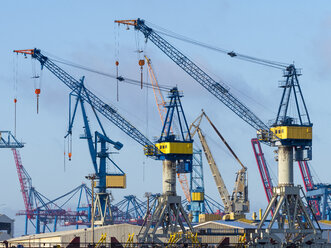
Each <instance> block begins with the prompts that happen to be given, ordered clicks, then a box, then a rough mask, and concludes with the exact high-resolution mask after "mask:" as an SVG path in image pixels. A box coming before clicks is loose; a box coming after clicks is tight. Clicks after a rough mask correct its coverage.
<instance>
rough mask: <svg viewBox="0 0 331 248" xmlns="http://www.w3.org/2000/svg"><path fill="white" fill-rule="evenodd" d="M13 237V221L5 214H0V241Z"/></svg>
mask: <svg viewBox="0 0 331 248" xmlns="http://www.w3.org/2000/svg"><path fill="white" fill-rule="evenodd" d="M12 237H14V220H12V219H11V218H9V217H8V216H7V215H5V214H0V241H2V240H8V239H10V238H12Z"/></svg>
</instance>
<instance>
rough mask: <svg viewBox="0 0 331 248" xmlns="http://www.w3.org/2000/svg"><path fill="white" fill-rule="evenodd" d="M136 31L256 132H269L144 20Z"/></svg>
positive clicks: (241, 104) (250, 112)
mask: <svg viewBox="0 0 331 248" xmlns="http://www.w3.org/2000/svg"><path fill="white" fill-rule="evenodd" d="M135 29H137V30H139V31H141V32H142V33H143V34H144V35H145V38H146V40H147V39H149V40H150V41H152V42H153V43H154V44H155V45H156V46H157V47H158V48H160V49H161V51H163V52H164V53H165V54H166V55H167V56H168V57H169V58H170V59H171V60H173V61H174V62H175V63H176V64H177V65H178V66H179V67H181V68H182V69H183V70H184V71H185V72H186V73H187V74H189V75H190V76H191V77H192V78H193V79H195V80H196V81H197V82H198V83H200V84H201V85H202V86H203V87H204V88H205V89H206V90H208V91H209V92H210V93H211V94H213V95H214V96H215V97H216V98H217V99H219V100H220V101H221V102H222V103H224V104H225V105H226V106H227V107H228V108H229V109H230V110H232V111H233V112H234V113H235V114H236V115H238V116H239V117H240V118H241V119H243V120H244V121H245V122H247V123H248V124H249V125H251V126H252V127H253V128H255V129H256V130H261V129H262V130H269V128H268V126H267V125H266V124H264V123H263V122H262V121H261V120H260V119H259V118H258V117H257V116H256V115H255V114H254V113H253V112H252V111H251V110H250V109H249V108H248V107H246V106H245V105H244V104H243V103H242V102H240V101H239V100H238V99H237V98H236V97H234V96H233V95H232V94H231V93H230V92H229V89H227V88H226V86H225V85H221V84H220V83H218V82H216V81H215V80H214V79H212V78H211V77H210V76H209V75H208V74H207V73H205V72H204V71H203V70H202V69H200V67H198V66H197V65H196V64H195V63H194V62H193V61H191V60H190V59H189V58H188V57H187V56H185V55H184V54H183V53H181V52H180V51H179V50H177V49H176V48H175V47H174V46H172V45H171V44H170V43H169V42H168V41H166V40H165V39H163V38H162V37H161V36H160V35H159V34H157V33H156V32H155V31H154V30H153V29H152V28H150V27H148V26H146V24H145V22H144V21H143V20H141V19H138V20H137V21H136V25H135Z"/></svg>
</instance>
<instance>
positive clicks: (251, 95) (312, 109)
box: [0, 0, 331, 235]
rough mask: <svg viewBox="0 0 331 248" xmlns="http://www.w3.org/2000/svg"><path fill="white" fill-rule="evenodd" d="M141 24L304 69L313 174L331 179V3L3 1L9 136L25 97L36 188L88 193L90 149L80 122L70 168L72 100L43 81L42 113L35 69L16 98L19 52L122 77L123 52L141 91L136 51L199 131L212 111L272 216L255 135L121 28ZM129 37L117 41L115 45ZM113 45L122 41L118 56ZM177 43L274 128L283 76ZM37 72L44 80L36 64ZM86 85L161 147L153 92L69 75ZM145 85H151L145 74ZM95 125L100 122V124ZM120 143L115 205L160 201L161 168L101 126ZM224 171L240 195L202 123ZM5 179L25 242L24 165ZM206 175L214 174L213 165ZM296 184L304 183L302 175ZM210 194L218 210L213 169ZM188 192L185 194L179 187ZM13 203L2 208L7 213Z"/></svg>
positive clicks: (3, 120) (4, 112)
mask: <svg viewBox="0 0 331 248" xmlns="http://www.w3.org/2000/svg"><path fill="white" fill-rule="evenodd" d="M138 17H140V18H142V19H145V20H147V21H149V22H150V23H153V24H155V25H158V26H160V27H163V28H166V29H167V30H171V31H173V32H175V33H178V34H181V35H184V36H187V37H190V38H192V39H195V40H199V41H201V42H205V43H209V44H212V45H215V46H218V47H222V48H226V49H229V50H234V51H237V52H240V53H243V54H248V55H251V56H255V57H259V58H265V59H270V60H276V61H282V62H289V63H291V62H293V61H294V62H295V64H296V65H297V67H299V68H303V76H301V77H300V83H301V86H302V90H303V93H304V96H305V99H306V103H307V106H308V110H309V113H310V115H311V119H312V122H313V123H314V131H313V133H314V142H313V144H314V145H313V161H312V166H313V170H314V171H315V172H316V174H317V175H318V176H317V177H316V180H317V179H318V178H319V179H320V180H321V181H322V182H328V180H330V178H329V176H328V174H329V173H326V172H329V165H328V162H327V161H328V159H329V157H328V155H327V154H328V152H329V149H328V148H329V143H330V142H329V137H330V136H331V131H330V128H329V126H330V121H331V112H330V109H329V107H328V106H330V97H329V92H330V88H331V86H330V84H329V82H330V79H331V73H330V67H331V45H330V44H331V32H330V30H331V3H330V2H329V1H318V2H317V1H314V2H312V1H290V2H289V1H273V2H271V1H172V0H170V1H93V2H92V1H61V0H59V1H29V2H27V1H2V2H1V5H0V30H1V47H0V54H1V57H0V65H1V67H0V68H1V69H0V89H1V93H2V94H1V98H0V106H1V117H0V124H1V125H0V129H2V130H13V119H14V104H13V98H14V96H17V98H18V104H17V110H18V112H17V118H18V121H17V136H18V138H19V139H21V140H23V141H24V142H26V146H25V148H23V149H22V150H21V154H22V159H23V164H24V166H25V168H26V169H27V170H28V172H29V174H30V175H31V177H32V179H33V184H34V185H35V187H36V188H37V190H39V191H40V192H42V193H43V194H44V195H47V196H48V197H50V198H53V197H56V196H59V195H61V194H63V193H65V192H66V191H68V190H70V189H72V188H74V187H75V186H77V185H79V184H80V183H81V182H85V178H84V176H85V175H87V174H88V173H91V172H92V166H91V162H90V157H89V155H88V150H87V145H86V143H85V141H84V140H80V139H79V135H80V134H81V133H82V126H83V123H82V120H81V118H80V116H79V118H78V119H77V120H76V124H75V127H74V136H73V140H74V142H73V149H74V150H73V159H72V161H71V162H70V163H69V162H67V163H66V169H65V170H64V163H63V146H64V145H63V143H64V141H63V136H64V134H65V132H66V128H67V125H68V93H69V90H68V88H66V86H65V85H63V84H62V83H61V82H60V81H59V80H58V79H57V78H55V77H54V76H53V75H51V74H50V73H49V72H48V71H46V70H45V71H44V72H43V77H42V82H41V84H42V85H41V88H42V93H41V96H40V113H39V114H38V115H37V114H36V110H35V109H36V98H35V94H34V83H33V80H32V79H31V75H32V73H31V60H30V59H26V60H25V59H23V57H22V56H20V57H19V58H18V60H17V62H18V67H17V69H18V77H19V80H18V85H17V91H15V90H14V80H13V70H14V61H15V60H16V55H14V54H13V53H12V50H14V49H28V48H34V47H37V48H40V49H41V50H42V51H45V52H46V53H48V54H51V55H56V56H57V57H60V58H63V59H67V60H70V61H73V62H76V63H79V64H83V65H86V66H88V67H92V68H97V69H98V70H101V71H106V72H109V73H111V74H114V73H115V66H114V63H115V60H116V56H115V51H119V56H118V59H119V62H120V66H119V70H120V74H121V75H123V76H126V77H130V78H136V79H137V80H139V77H140V74H139V73H140V71H139V66H138V56H137V53H136V52H135V50H137V46H136V41H138V40H139V41H140V42H139V43H140V47H138V48H143V49H144V51H145V54H146V55H148V56H149V57H150V58H151V59H152V62H153V65H154V68H155V72H156V74H157V77H158V79H159V82H160V84H166V85H178V87H179V88H180V89H181V90H183V92H184V98H183V100H182V101H183V106H184V110H185V113H186V116H187V119H188V121H189V122H191V121H193V120H194V119H195V118H196V116H197V115H198V114H199V111H200V109H202V108H203V109H205V111H206V112H207V114H208V115H209V116H210V118H211V119H212V120H213V121H214V122H215V124H216V125H217V127H218V128H219V130H220V131H221V132H222V134H223V135H224V137H225V138H226V139H227V140H228V142H229V143H230V145H231V146H232V147H233V149H234V150H235V151H236V153H237V154H238V156H239V157H240V158H241V160H242V161H244V164H245V165H246V166H247V167H248V176H249V178H248V181H249V194H250V200H251V208H252V211H257V210H258V209H259V208H264V207H265V206H266V198H265V195H264V192H263V189H262V184H261V181H260V178H259V174H258V170H257V166H256V163H255V161H254V160H255V159H254V155H253V152H252V148H251V145H250V139H251V138H253V137H255V131H254V129H253V128H251V127H250V126H249V125H248V124H246V123H245V122H243V121H242V120H241V119H240V118H238V117H237V116H236V115H235V114H233V113H232V112H231V111H230V110H228V109H227V108H226V107H225V106H223V105H222V104H221V103H220V102H218V101H217V100H216V99H214V97H212V96H211V95H210V94H209V93H208V92H207V91H205V90H203V89H202V88H201V87H200V85H198V84H197V83H196V82H194V81H193V80H192V79H191V78H190V77H189V76H188V75H186V74H185V73H184V72H183V71H182V70H181V69H180V68H178V67H177V66H176V65H175V64H174V63H173V62H172V61H171V60H170V59H169V58H167V57H166V56H165V55H164V54H162V52H161V51H160V50H158V49H157V48H156V47H155V46H154V45H153V44H152V43H151V42H148V43H147V45H144V42H143V37H142V35H141V34H137V33H136V32H135V31H133V30H129V31H127V30H125V28H124V27H122V28H119V30H118V27H117V25H114V23H113V22H114V20H116V19H135V18H138ZM117 34H119V35H117ZM115 38H116V39H118V40H119V46H118V49H117V50H116V47H115ZM166 39H168V40H169V41H170V42H171V43H172V44H174V45H175V46H176V47H177V48H178V49H180V50H181V51H182V52H183V53H184V54H187V55H188V56H189V57H190V58H192V59H193V60H194V61H195V62H197V63H198V64H199V65H200V66H201V67H203V68H204V69H205V70H206V71H207V72H208V73H210V75H211V76H212V77H214V78H215V79H217V80H222V81H224V82H226V83H227V85H228V86H229V87H230V88H231V91H232V92H233V94H235V95H236V96H237V97H238V98H239V99H241V100H242V101H243V102H244V103H245V104H246V105H247V106H249V107H250V108H251V109H252V110H253V111H254V112H255V113H256V115H258V116H259V117H260V119H262V120H263V121H265V122H267V121H268V120H270V119H273V118H275V116H276V111H277V108H278V104H279V101H280V96H281V90H280V89H279V88H278V87H277V86H278V81H279V80H281V79H282V78H281V75H282V72H281V71H279V70H276V69H272V68H267V67H262V66H259V65H255V64H249V63H246V62H242V61H238V60H233V59H231V58H228V57H225V56H224V55H222V54H218V53H215V52H212V51H209V50H206V49H204V48H200V47H196V46H193V45H189V44H187V43H183V42H180V41H178V40H173V39H170V38H166ZM36 68H37V69H39V65H38V63H36ZM64 68H65V69H66V70H67V71H68V72H69V73H70V74H72V75H73V76H74V77H76V78H77V79H78V78H80V77H81V76H82V75H85V76H86V86H87V87H88V88H89V89H91V90H92V91H94V92H95V93H96V94H97V95H98V96H99V97H101V98H102V99H103V100H104V101H106V102H109V103H112V104H114V105H115V106H116V107H117V108H118V110H119V112H120V113H121V114H122V115H123V116H124V117H126V118H127V119H128V120H129V121H130V122H131V123H133V124H134V125H135V126H137V128H138V129H139V130H141V131H142V132H143V133H145V134H146V135H147V136H148V137H149V138H150V139H152V138H153V137H154V136H158V135H159V134H160V131H161V121H160V120H159V116H158V113H157V110H156V105H155V101H154V96H153V93H152V91H150V90H149V91H148V90H146V89H143V90H140V88H139V87H136V86H128V85H121V86H120V101H119V102H117V101H116V87H115V85H116V82H115V81H114V80H112V79H109V78H103V77H100V76H97V75H93V74H91V73H87V72H84V71H78V70H77V69H74V68H67V67H64ZM144 75H147V73H146V71H144ZM90 119H91V125H92V126H93V127H96V122H95V120H94V119H93V118H92V115H91V113H90ZM103 123H104V126H105V127H106V130H107V133H108V135H109V137H110V138H112V139H113V140H118V141H120V142H121V143H123V144H124V147H123V149H122V150H121V152H120V154H118V155H113V159H114V160H115V161H116V162H117V163H118V165H119V166H120V167H121V168H122V169H123V170H124V171H125V172H126V173H127V180H128V185H127V189H125V190H113V191H112V193H113V195H114V197H115V201H119V200H121V199H122V197H123V196H124V195H128V194H135V195H137V196H138V197H139V198H143V197H142V196H143V194H144V192H146V191H152V192H160V191H161V189H162V186H161V165H160V163H159V162H156V161H153V160H150V159H146V158H145V157H144V155H143V154H142V147H141V146H140V145H139V144H138V143H136V142H135V141H133V140H131V139H130V138H129V137H127V136H126V135H124V133H123V132H121V131H120V130H118V128H116V127H115V126H114V125H112V124H111V123H109V122H107V121H106V120H103ZM202 128H204V129H205V132H206V133H207V138H208V139H209V140H210V142H211V145H212V149H213V153H214V154H215V157H216V160H217V163H218V166H219V169H220V171H221V173H222V175H223V176H224V178H225V181H226V184H227V188H228V189H229V190H230V191H231V190H232V187H233V183H234V179H235V172H236V170H238V169H239V166H238V165H237V164H236V162H235V161H234V160H233V159H232V158H231V156H230V155H229V154H228V153H227V152H226V151H225V148H224V147H223V146H222V145H220V142H219V141H218V139H217V137H216V136H215V135H214V134H213V133H212V130H211V129H210V128H209V127H208V126H207V123H204V124H203V126H202ZM264 150H265V153H266V156H267V159H268V161H269V164H270V167H271V170H272V171H273V172H274V174H276V173H277V167H276V163H275V162H274V160H273V152H272V149H270V148H267V147H264ZM0 156H1V160H0V168H1V171H2V175H5V176H3V177H2V180H1V182H0V187H1V188H2V189H3V190H1V191H0V199H1V201H0V211H1V212H4V213H6V214H8V215H9V216H10V217H12V218H15V219H16V227H15V229H16V235H19V234H22V230H23V218H21V217H16V216H15V213H16V212H17V211H18V210H21V209H24V204H23V200H22V196H21V193H20V190H19V183H18V179H17V174H16V169H15V164H14V160H13V158H12V154H11V151H10V150H1V151H0ZM204 162H205V165H207V163H206V161H205V160H204ZM295 173H296V174H295V179H296V183H300V184H301V179H300V175H299V171H298V169H297V168H296V166H295ZM205 187H206V191H207V194H209V195H210V196H212V197H213V198H214V199H218V200H220V198H219V196H218V193H217V189H216V187H215V185H214V181H213V179H212V176H211V174H210V171H209V168H208V167H207V166H205ZM178 192H179V194H182V193H181V190H180V187H179V186H178ZM2 204H4V205H2Z"/></svg>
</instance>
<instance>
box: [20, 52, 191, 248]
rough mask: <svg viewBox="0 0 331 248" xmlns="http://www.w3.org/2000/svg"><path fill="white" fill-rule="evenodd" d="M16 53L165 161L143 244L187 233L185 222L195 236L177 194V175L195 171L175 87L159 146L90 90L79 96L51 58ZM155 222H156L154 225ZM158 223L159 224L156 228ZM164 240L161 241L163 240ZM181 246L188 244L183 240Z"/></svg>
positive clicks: (76, 83)
mask: <svg viewBox="0 0 331 248" xmlns="http://www.w3.org/2000/svg"><path fill="white" fill-rule="evenodd" d="M14 52H15V53H21V54H24V55H31V57H32V58H33V59H36V60H38V61H39V62H40V64H41V67H42V68H44V67H46V68H47V69H48V70H49V71H50V72H51V73H53V74H54V75H55V76H56V77H57V78H58V79H60V80H61V81H62V82H63V83H64V84H65V85H67V86H68V87H69V88H70V89H71V91H72V92H74V93H75V94H76V95H80V98H81V99H82V100H84V101H85V102H87V103H89V104H90V105H91V107H92V109H93V110H94V111H97V112H99V113H100V114H101V115H103V116H104V117H105V118H106V119H108V120H109V121H111V122H112V123H113V124H115V125H116V126H117V127H118V128H120V129H121V130H122V131H123V132H124V133H125V134H127V135H128V136H129V137H131V138H132V139H134V140H135V141H137V142H138V143H139V144H141V145H142V146H143V147H144V153H145V155H146V156H148V157H151V158H154V159H157V160H162V161H163V194H162V197H161V198H160V201H159V205H158V207H157V209H156V210H155V211H154V213H153V215H152V220H151V221H150V222H148V223H145V224H147V225H144V226H143V227H142V229H141V231H140V233H139V234H138V239H139V241H140V242H160V243H162V240H161V239H162V238H169V235H170V234H171V233H173V232H177V230H178V226H177V224H179V225H180V229H181V231H182V232H183V233H187V232H188V231H187V229H186V228H185V226H184V224H183V221H182V219H181V218H180V216H182V217H183V218H184V221H185V222H186V223H187V225H188V226H189V232H191V233H193V232H194V230H193V227H192V225H191V223H190V222H189V220H188V217H187V215H186V213H185V211H184V209H183V207H182V205H181V197H180V196H177V194H176V177H175V174H176V173H189V172H191V171H192V153H193V146H192V142H193V140H191V138H189V139H186V138H185V135H186V133H188V126H187V122H186V118H185V115H184V112H183V108H182V105H181V102H180V98H181V97H182V94H181V93H180V92H179V91H178V89H177V88H176V87H175V88H173V89H171V90H170V93H169V98H170V103H169V105H168V106H167V108H168V111H167V115H166V118H165V122H164V125H163V128H162V132H161V137H160V138H159V140H158V141H157V143H156V144H154V143H153V142H151V141H150V140H149V139H148V138H147V137H146V136H144V135H143V134H142V133H141V132H140V131H139V130H138V129H137V128H136V127H134V126H133V125H132V124H131V123H130V122H128V121H127V120H126V119H125V118H124V117H122V116H121V115H120V114H119V113H118V112H117V111H116V109H115V108H114V107H112V106H110V105H109V104H106V103H105V102H104V101H102V100H101V99H100V98H99V97H97V96H96V95H95V94H94V93H92V92H91V91H90V90H88V89H87V88H84V90H83V91H81V92H80V89H81V88H82V87H81V83H80V82H79V81H78V80H76V79H75V78H73V77H72V76H71V75H69V74H68V73H67V72H65V71H64V70H63V69H62V68H60V67H59V66H57V65H56V64H55V63H54V62H53V61H52V60H51V59H50V58H48V57H47V56H45V55H43V54H42V53H41V51H40V50H39V49H36V48H35V49H26V50H14ZM174 114H176V115H177V118H178V124H179V127H180V133H179V134H177V135H178V137H176V135H174V134H171V132H170V129H171V127H172V124H173V120H174V119H173V116H174ZM155 220H157V221H156V222H155ZM155 223H157V224H156V225H155ZM152 224H153V226H154V227H153V232H152V233H149V229H150V228H151V225H152ZM160 225H161V226H162V230H163V233H162V234H158V233H156V229H157V228H158V227H159V226H160ZM160 238H161V239H160ZM179 242H186V241H185V237H183V238H182V239H181V240H180V241H179Z"/></svg>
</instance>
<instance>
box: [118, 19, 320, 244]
mask: <svg viewBox="0 0 331 248" xmlns="http://www.w3.org/2000/svg"><path fill="white" fill-rule="evenodd" d="M115 23H118V24H123V25H127V26H133V27H134V29H135V30H137V31H140V32H142V33H143V34H144V36H145V39H146V42H147V41H148V40H150V41H151V42H152V43H154V44H155V45H156V46H157V47H158V48H159V49H160V50H161V51H162V52H163V53H164V54H166V55H167V56H168V57H169V58H170V59H171V60H173V61H174V62H175V63H176V64H177V65H178V66H179V67H180V68H182V69H183V70H184V71H185V72H186V73H187V74H188V75H189V76H191V77H192V78H193V79H194V80H195V81H197V82H198V83H199V84H200V85H201V86H203V87H204V88H205V89H206V90H207V91H209V92H210V93H211V94H212V95H214V96H215V97H216V98H217V99H218V100H220V101H221V102H222V103H223V104H225V105H226V106H227V107H228V108H229V109H230V110H232V111H233V112H234V113H235V114H236V115H238V116H239V117H240V118H241V119H243V120H244V121H245V122H247V123H248V124H249V125H250V126H252V127H253V128H254V129H255V130H256V131H257V137H258V139H259V140H260V141H262V142H264V143H266V144H268V145H271V146H275V147H277V150H278V186H277V187H274V188H273V196H272V199H271V201H270V203H269V205H268V207H267V209H266V211H265V213H264V215H263V217H262V220H261V222H260V224H259V226H258V228H257V231H256V234H254V235H252V239H253V240H254V245H261V244H262V243H263V244H271V242H276V243H277V244H279V245H292V244H293V245H295V244H306V243H307V242H310V243H319V244H320V243H324V242H325V241H324V240H322V239H321V232H322V231H321V229H320V227H319V225H318V223H317V226H315V224H314V223H313V222H314V221H316V219H311V218H310V213H309V212H312V211H311V209H310V208H308V209H307V208H306V207H305V203H304V201H303V199H304V200H306V198H305V197H303V198H302V197H301V195H300V192H301V193H302V194H303V191H302V188H301V186H294V181H293V159H296V160H298V161H300V160H309V159H311V157H312V153H311V147H312V123H311V121H310V118H309V115H308V111H307V107H306V104H305V102H304V98H303V95H302V92H301V88H300V85H299V81H298V76H299V75H301V73H300V70H299V69H297V68H296V67H295V66H294V64H290V65H276V66H278V68H281V69H283V72H284V74H283V76H284V78H285V81H284V83H283V84H282V87H283V89H284V90H283V95H282V99H281V103H280V106H279V109H278V113H277V117H276V120H275V121H274V122H273V124H272V125H271V126H270V127H269V126H268V125H266V124H264V122H263V121H261V120H260V118H258V116H256V115H255V114H254V113H253V112H252V111H251V110H250V109H249V108H248V107H247V106H246V105H245V104H243V103H242V102H241V101H240V100H239V99H238V98H237V97H235V96H234V95H233V94H232V93H231V92H230V89H229V88H228V87H227V86H226V85H225V84H223V83H220V82H217V81H215V80H214V79H213V78H212V77H210V76H209V75H208V74H207V73H206V72H204V71H203V70H202V69H201V68H200V67H199V66H198V65H196V64H195V63H194V62H193V61H192V60H191V59H190V58H188V57H187V56H185V55H184V54H183V53H182V52H180V51H179V50H178V49H176V48H175V47H174V46H173V45H171V44H170V43H169V42H168V41H167V40H165V39H164V38H163V37H162V36H160V35H159V34H158V33H157V32H156V31H155V30H154V29H152V28H151V27H149V26H147V25H146V23H145V21H144V20H142V19H136V20H116V21H115ZM228 55H229V56H231V57H237V56H238V54H236V53H235V52H229V53H228ZM291 93H294V101H295V104H296V107H295V110H296V112H297V113H296V114H297V116H296V117H294V116H290V115H289V114H288V107H289V99H290V96H291ZM296 118H297V119H296ZM294 152H295V153H294ZM272 208H275V212H274V214H273V216H272V218H271V221H270V223H269V224H268V225H267V228H264V225H265V224H266V219H267V217H268V216H269V214H270V213H271V210H272ZM312 215H313V216H314V214H313V213H312ZM275 222H277V224H278V228H273V226H274V223H275ZM285 222H287V225H285Z"/></svg>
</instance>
